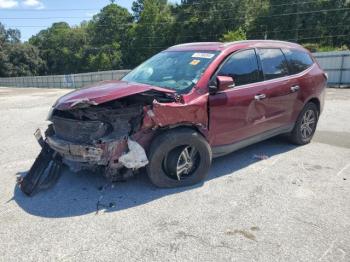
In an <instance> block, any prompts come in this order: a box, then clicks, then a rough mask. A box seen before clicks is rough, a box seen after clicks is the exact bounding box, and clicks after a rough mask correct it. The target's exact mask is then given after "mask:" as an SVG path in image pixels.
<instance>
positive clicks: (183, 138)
mask: <svg viewBox="0 0 350 262" xmlns="http://www.w3.org/2000/svg"><path fill="white" fill-rule="evenodd" d="M186 147H189V148H195V149H196V151H195V150H194V151H195V154H196V155H195V157H196V158H195V159H196V161H195V162H196V163H195V164H194V165H193V167H192V171H191V172H189V174H188V176H187V177H185V178H183V179H180V180H179V177H178V176H177V175H176V176H175V175H174V174H173V173H172V172H171V171H169V170H168V169H169V168H177V167H178V163H179V162H176V163H177V164H175V167H174V165H173V164H174V162H171V161H170V160H169V158H171V159H173V158H174V157H175V155H176V154H179V153H180V151H182V150H184V148H186ZM179 156H180V155H179ZM148 159H149V164H148V165H147V174H148V176H149V178H150V180H151V181H152V183H153V184H154V185H155V186H157V187H165V188H172V187H183V186H191V185H194V184H197V183H199V182H201V181H203V180H204V179H205V178H206V176H207V174H208V171H209V168H210V165H211V160H212V153H211V148H210V146H209V144H208V142H207V141H206V140H205V139H204V137H203V136H202V135H201V134H199V133H198V132H196V131H195V130H193V129H190V128H177V129H173V130H169V131H167V132H165V133H162V134H161V135H159V136H158V137H156V138H155V139H154V140H153V142H152V144H151V147H150V150H149V154H148ZM166 163H167V164H166ZM169 166H170V167H169Z"/></svg>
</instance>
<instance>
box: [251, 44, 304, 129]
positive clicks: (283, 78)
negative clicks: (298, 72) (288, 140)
mask: <svg viewBox="0 0 350 262" xmlns="http://www.w3.org/2000/svg"><path fill="white" fill-rule="evenodd" d="M257 52H258V55H259V60H260V63H261V68H262V72H263V76H264V86H265V88H266V89H265V95H266V103H267V104H266V112H265V118H266V119H265V126H266V128H267V129H275V128H280V127H284V126H287V125H289V124H292V123H291V119H292V115H293V112H294V106H295V103H296V102H297V96H298V92H299V88H300V86H299V83H298V79H297V78H296V77H290V76H289V74H290V73H289V71H290V68H289V66H288V63H287V60H286V57H285V55H284V54H283V52H282V50H281V49H279V48H260V49H258V51H257Z"/></svg>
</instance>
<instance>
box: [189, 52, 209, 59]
mask: <svg viewBox="0 0 350 262" xmlns="http://www.w3.org/2000/svg"><path fill="white" fill-rule="evenodd" d="M192 57H193V58H206V59H211V58H213V57H214V54H210V53H194V54H193V55H192Z"/></svg>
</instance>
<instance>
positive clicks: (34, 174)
mask: <svg viewBox="0 0 350 262" xmlns="http://www.w3.org/2000/svg"><path fill="white" fill-rule="evenodd" d="M35 137H36V138H37V140H38V142H39V144H40V145H41V146H42V149H41V152H40V154H39V156H38V157H37V158H36V160H35V162H34V164H33V166H32V167H31V168H30V170H29V171H28V173H27V174H26V175H25V176H23V177H20V178H19V179H18V185H19V188H20V189H21V190H22V192H23V193H25V194H26V195H28V196H31V195H33V194H34V193H36V192H37V191H39V190H42V189H47V188H49V187H51V186H52V185H54V184H55V183H56V182H57V180H58V179H59V177H60V174H61V170H62V167H63V163H62V157H61V156H60V155H59V154H58V153H56V152H55V151H54V150H52V149H51V148H50V147H49V145H48V144H47V143H45V141H44V139H43V138H42V136H41V132H40V131H39V130H37V131H36V132H35Z"/></svg>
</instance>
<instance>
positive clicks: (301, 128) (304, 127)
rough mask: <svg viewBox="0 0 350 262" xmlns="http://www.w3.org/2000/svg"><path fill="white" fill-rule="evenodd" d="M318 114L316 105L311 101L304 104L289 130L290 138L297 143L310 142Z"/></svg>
mask: <svg viewBox="0 0 350 262" xmlns="http://www.w3.org/2000/svg"><path fill="white" fill-rule="evenodd" d="M318 116H319V112H318V109H317V106H316V105H315V104H314V103H311V102H310V103H308V104H306V105H305V107H304V109H303V111H302V112H301V113H300V115H299V117H298V120H297V122H296V123H295V126H294V129H293V131H292V132H291V135H290V140H291V141H292V142H293V143H294V144H297V145H305V144H308V143H310V141H311V139H312V137H313V135H314V134H315V131H316V127H317V122H318Z"/></svg>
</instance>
